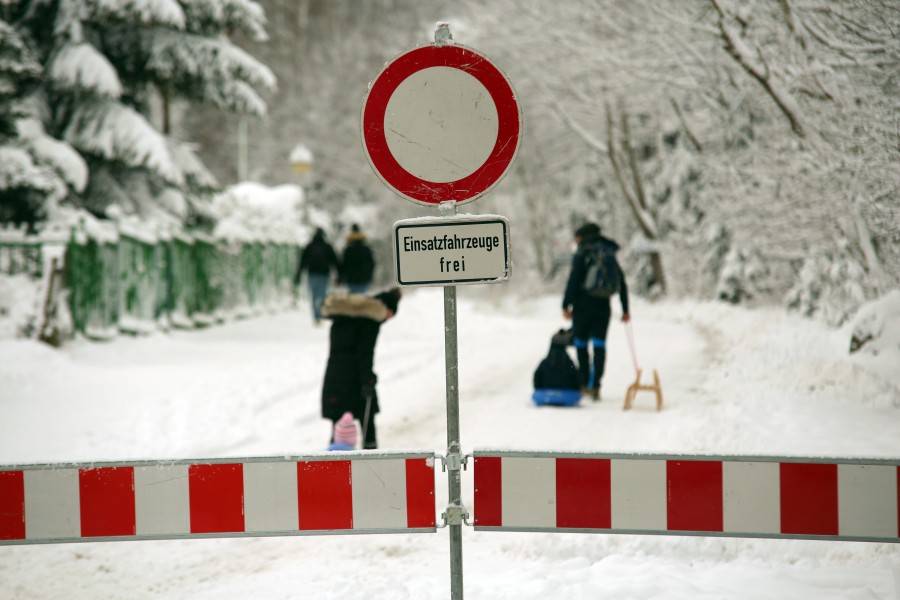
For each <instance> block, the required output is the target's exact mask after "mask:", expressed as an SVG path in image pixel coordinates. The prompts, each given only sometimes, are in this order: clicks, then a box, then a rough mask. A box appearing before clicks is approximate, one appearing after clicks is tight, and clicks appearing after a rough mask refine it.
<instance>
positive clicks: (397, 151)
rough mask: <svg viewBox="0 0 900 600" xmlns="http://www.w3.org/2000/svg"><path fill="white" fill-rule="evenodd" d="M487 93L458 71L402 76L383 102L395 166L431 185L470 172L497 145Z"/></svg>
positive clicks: (434, 70) (496, 126)
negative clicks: (388, 97)
mask: <svg viewBox="0 0 900 600" xmlns="http://www.w3.org/2000/svg"><path fill="white" fill-rule="evenodd" d="M498 129H499V119H498V117H497V107H496V106H495V105H494V100H493V98H491V94H490V92H488V90H487V88H485V87H484V85H482V84H481V82H480V81H478V79H476V78H475V77H473V76H472V75H469V74H468V73H466V72H465V71H461V70H460V69H454V68H451V67H429V68H427V69H422V70H421V71H417V72H415V73H413V74H412V75H410V76H409V77H407V78H406V79H405V80H404V81H403V82H402V83H401V84H400V85H399V86H397V89H396V90H394V93H393V94H392V95H391V98H390V100H388V104H387V109H386V110H385V114H384V137H385V139H386V140H387V145H388V148H390V151H391V154H392V155H393V157H394V158H395V159H396V161H397V162H398V163H400V166H401V167H403V168H404V169H406V170H407V171H408V172H409V173H410V174H412V175H414V176H415V177H418V178H419V179H424V180H425V181H431V182H434V183H447V182H450V181H457V180H459V179H462V178H463V177H467V176H469V175H471V174H472V173H474V172H475V171H476V170H477V169H478V168H479V167H481V165H483V164H484V161H486V160H487V158H488V157H489V156H490V155H491V152H492V151H493V149H494V145H495V144H496V143H497V131H498Z"/></svg>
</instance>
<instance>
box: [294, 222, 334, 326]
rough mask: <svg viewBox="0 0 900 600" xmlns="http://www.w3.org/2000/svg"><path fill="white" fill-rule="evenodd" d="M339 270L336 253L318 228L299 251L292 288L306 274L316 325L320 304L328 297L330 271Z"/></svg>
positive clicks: (320, 311) (318, 321) (319, 319)
mask: <svg viewBox="0 0 900 600" xmlns="http://www.w3.org/2000/svg"><path fill="white" fill-rule="evenodd" d="M339 268H340V264H339V263H338V258H337V253H335V251H334V248H332V246H331V244H329V243H328V242H327V241H326V240H325V231H324V230H322V228H321V227H319V228H318V229H316V233H315V234H314V235H313V238H312V240H311V241H310V242H309V244H307V246H306V247H305V248H303V250H302V251H301V253H300V261H299V262H298V264H297V272H296V274H295V275H294V286H295V287H297V286H299V285H300V279H301V277H302V274H303V271H306V272H307V275H306V279H307V282H308V283H309V300H310V303H311V304H312V312H313V320H314V321H315V324H316V325H318V324H319V323H321V321H322V302H324V301H325V296H327V295H328V287H329V284H330V283H331V272H332V270H334V271H338V269H339Z"/></svg>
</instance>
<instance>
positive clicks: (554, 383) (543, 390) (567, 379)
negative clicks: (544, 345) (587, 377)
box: [531, 329, 581, 406]
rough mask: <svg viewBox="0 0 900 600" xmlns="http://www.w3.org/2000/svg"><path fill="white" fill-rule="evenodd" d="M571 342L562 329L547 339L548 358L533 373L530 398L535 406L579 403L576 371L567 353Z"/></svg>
mask: <svg viewBox="0 0 900 600" xmlns="http://www.w3.org/2000/svg"><path fill="white" fill-rule="evenodd" d="M571 339H572V336H571V334H570V333H569V332H568V331H566V330H564V329H560V330H559V331H558V332H556V333H555V334H554V335H553V338H552V339H551V340H550V351H549V352H548V353H547V357H546V358H544V360H542V361H541V364H540V365H538V368H537V370H536V371H535V372H534V393H533V394H532V396H531V399H532V400H534V403H535V404H537V405H538V406H542V405H544V404H554V405H560V406H574V405H576V404H578V402H579V401H580V400H581V383H580V381H579V379H578V368H577V367H576V366H575V363H574V362H572V358H571V357H570V356H569V353H568V351H566V347H567V346H568V345H569V344H570V343H571Z"/></svg>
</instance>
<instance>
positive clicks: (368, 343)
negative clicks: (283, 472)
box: [322, 287, 401, 450]
mask: <svg viewBox="0 0 900 600" xmlns="http://www.w3.org/2000/svg"><path fill="white" fill-rule="evenodd" d="M400 296H401V292H400V288H397V287H395V288H392V289H390V290H388V291H386V292H382V293H380V294H377V295H375V296H362V295H357V294H345V295H332V296H329V297H328V298H326V300H325V304H324V305H323V306H322V314H323V315H324V316H325V317H326V318H328V319H331V332H330V338H329V350H328V363H327V364H326V366H325V378H324V380H323V382H322V417H323V418H326V419H331V420H332V421H333V422H335V423H336V422H337V421H339V420H340V418H341V416H342V415H343V414H344V413H345V412H350V413H351V414H352V415H353V417H354V418H355V419H357V420H359V422H360V426H361V428H362V431H363V448H364V449H367V450H370V449H374V448H377V447H378V441H377V437H376V435H375V414H376V413H377V412H378V411H379V408H378V395H377V394H376V392H375V383H376V382H377V381H378V377H377V375H376V374H375V371H374V370H373V367H374V361H375V342H376V341H377V340H378V332H379V331H380V330H381V325H382V324H383V323H385V322H386V321H387V320H388V319H390V318H391V317H393V316H394V315H396V314H397V310H398V307H399V304H400ZM332 441H334V440H332Z"/></svg>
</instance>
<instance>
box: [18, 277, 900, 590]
mask: <svg viewBox="0 0 900 600" xmlns="http://www.w3.org/2000/svg"><path fill="white" fill-rule="evenodd" d="M632 310H633V317H634V331H635V338H636V340H637V345H638V353H639V358H640V363H641V365H642V366H643V367H645V368H647V369H654V368H655V369H658V371H659V373H660V376H661V378H662V384H663V390H664V393H665V408H664V410H663V411H662V412H661V413H657V412H656V411H655V401H654V398H653V395H652V394H651V393H649V392H643V393H642V394H640V395H639V396H638V399H637V402H636V407H635V409H634V410H632V411H629V412H625V411H623V410H622V401H623V398H624V393H625V389H626V387H627V386H628V384H629V383H631V380H632V379H633V377H634V372H633V368H632V362H631V355H630V353H629V352H628V348H627V343H626V339H625V333H624V327H623V326H622V325H621V324H620V323H618V322H615V323H613V325H612V326H611V330H610V335H609V345H610V356H609V360H608V366H607V377H606V378H605V381H604V388H603V396H604V398H603V400H602V401H601V402H599V403H585V404H583V405H582V406H581V407H578V408H572V409H565V408H551V407H544V408H537V407H535V406H534V405H533V404H532V403H531V402H530V400H529V397H530V393H531V376H532V373H533V370H534V368H535V367H536V365H537V363H538V362H539V360H540V359H541V358H542V357H543V355H544V354H545V353H546V350H547V347H548V344H549V339H550V336H551V334H552V333H553V332H554V331H555V330H556V329H557V328H559V327H560V326H562V325H564V322H563V321H562V319H561V316H560V311H559V307H558V298H555V297H554V298H534V299H529V300H516V299H512V298H507V297H504V296H502V295H499V294H491V293H485V292H482V291H477V290H473V289H466V288H460V289H459V319H458V325H459V356H460V361H459V378H460V399H461V400H460V405H461V406H460V414H461V431H462V436H461V437H462V445H463V449H464V451H466V452H471V451H472V450H474V449H476V448H504V449H538V450H597V451H606V452H631V451H651V452H657V453H675V452H687V453H709V454H754V455H759V454H776V455H777V454H796V455H810V456H866V457H888V458H896V457H900V436H898V435H897V432H898V431H900V410H898V406H900V397H898V383H900V382H898V381H897V378H896V377H895V378H894V379H891V378H885V377H883V376H882V377H879V376H878V375H877V374H876V373H874V372H872V371H870V370H867V369H866V368H865V364H864V363H862V362H859V361H858V360H857V359H851V358H849V357H847V354H846V341H847V340H846V335H845V333H846V332H835V331H829V330H826V329H824V328H823V327H821V326H820V325H818V324H816V323H813V322H809V321H804V320H800V319H797V318H795V317H790V316H787V315H785V314H783V313H782V312H780V311H778V310H764V309H760V310H746V309H737V308H734V307H729V306H724V305H719V304H711V303H710V304H706V303H704V304H693V303H674V302H667V303H660V304H645V303H641V302H637V303H636V305H635V307H634V308H633V309H632ZM310 321H311V320H310V318H309V315H308V312H307V310H306V309H305V307H302V309H301V310H297V311H292V312H288V313H283V314H276V315H268V316H261V317H258V318H254V319H248V320H244V321H240V322H235V323H228V324H224V325H221V326H217V327H214V328H210V329H207V330H202V331H190V332H186V331H175V332H171V333H169V334H158V335H153V336H150V337H148V338H139V339H135V338H121V339H118V340H115V341H113V342H110V343H105V344H101V343H87V342H77V343H73V344H70V345H69V346H67V347H65V348H64V349H62V350H59V351H57V350H52V349H49V348H46V347H44V346H41V345H39V344H37V343H34V342H29V341H5V342H0V464H13V463H22V462H59V461H94V460H132V459H153V458H202V457H226V456H269V455H271V456H275V455H285V454H302V453H307V452H318V451H321V450H322V449H323V448H324V446H325V444H326V442H327V440H328V437H329V423H328V422H326V421H323V420H322V419H320V418H319V403H318V402H319V392H320V383H321V376H322V373H323V370H324V364H325V359H326V355H327V339H328V329H327V327H321V328H315V327H313V326H312V324H311V322H310ZM443 332H444V322H443V297H442V294H441V291H440V290H435V289H427V290H418V291H414V292H411V293H409V294H408V297H407V298H405V299H404V301H403V302H402V303H401V308H400V311H399V314H398V316H397V318H396V319H395V320H393V321H390V322H389V323H387V324H386V325H385V326H384V328H383V330H382V334H381V338H380V340H379V346H378V351H377V356H376V370H377V372H378V374H379V378H380V382H379V395H380V397H381V399H382V400H381V404H382V413H381V414H380V415H379V417H378V431H379V438H380V442H381V447H382V448H385V449H392V450H399V449H405V450H434V451H437V452H440V453H443V452H444V450H445V446H446V437H445V436H446V433H445V432H446V413H445V404H444V355H443V353H444V337H443ZM437 481H438V498H437V501H438V509H439V510H438V512H440V509H441V507H442V506H443V504H444V502H445V498H446V492H445V487H444V483H445V482H444V481H443V476H442V475H441V474H440V473H438V480H437ZM463 485H464V500H465V501H466V503H467V505H469V506H471V490H472V481H471V473H470V472H467V473H466V474H465V476H464V479H463ZM464 537H465V544H464V557H465V581H466V592H467V596H468V597H473V598H516V599H520V598H566V599H572V598H621V597H632V598H639V599H647V598H676V599H679V598H739V599H745V598H787V599H798V600H799V599H800V598H813V597H814V598H860V599H862V598H885V599H888V598H893V597H894V596H893V594H894V589H895V584H894V580H893V578H894V576H895V574H897V573H900V552H898V548H897V547H896V545H889V544H861V543H847V542H844V543H839V542H808V541H806V542H804V541H791V540H740V539H722V538H715V539H713V538H684V537H649V536H624V535H619V536H596V535H585V534H582V535H578V534H514V533H509V534H491V533H481V532H479V533H474V532H472V531H471V530H466V531H465V534H464ZM447 557H448V549H447V540H446V537H445V534H444V533H442V532H441V531H439V532H438V533H437V534H432V535H426V534H419V535H393V536H338V537H330V536H329V537H304V538H259V539H239V540H182V541H160V542H139V543H138V542H119V543H116V542H111V543H105V544H73V545H61V546H18V547H0V590H3V591H2V592H0V597H3V598H6V597H9V598H59V597H73V598H74V597H81V598H87V597H91V598H94V597H104V598H173V597H182V598H187V597H190V598H250V597H253V598H300V597H303V598H337V597H341V598H369V599H371V598H384V599H388V598H390V599H394V598H415V599H420V598H445V597H448V596H449V591H448V590H449V583H448V558H447ZM898 576H900V575H898Z"/></svg>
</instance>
